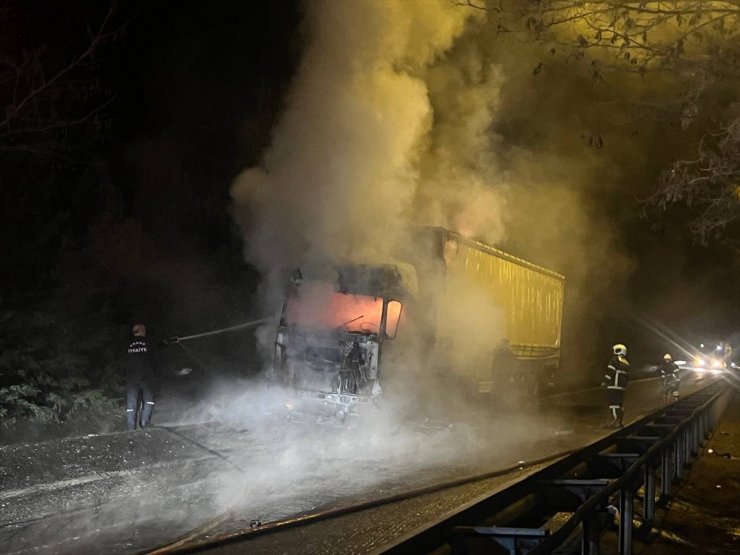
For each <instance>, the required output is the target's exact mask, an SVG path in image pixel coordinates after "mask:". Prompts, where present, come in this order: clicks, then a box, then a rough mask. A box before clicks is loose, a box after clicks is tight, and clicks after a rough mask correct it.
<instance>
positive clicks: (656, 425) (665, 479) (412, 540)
mask: <svg viewBox="0 0 740 555" xmlns="http://www.w3.org/2000/svg"><path fill="white" fill-rule="evenodd" d="M733 391H734V389H733V388H732V387H728V384H727V383H725V382H724V381H722V380H719V381H717V382H714V383H713V384H711V385H709V386H708V387H706V388H704V389H702V390H700V391H698V392H696V393H694V394H693V395H690V396H688V397H686V398H684V399H681V400H680V401H678V402H676V403H673V404H672V405H669V406H667V407H665V408H663V409H662V410H660V411H658V412H656V413H653V414H651V415H649V416H647V417H645V418H643V419H641V420H639V421H638V422H635V423H633V424H631V425H630V426H628V427H626V428H623V429H622V430H620V431H619V432H617V433H615V434H612V435H610V436H608V437H606V438H604V439H602V440H599V441H597V442H595V443H593V444H592V445H590V446H588V447H586V448H585V449H583V450H582V451H579V452H577V453H575V454H573V455H570V456H568V457H566V458H564V459H563V460H560V461H558V462H556V463H554V464H553V465H550V466H548V467H547V468H545V469H543V470H541V471H539V472H537V473H535V474H533V475H531V476H530V477H528V478H526V479H524V480H522V481H520V482H518V483H517V484H514V485H513V486H511V487H509V488H506V489H504V490H502V491H500V492H497V493H495V494H493V495H490V496H486V497H483V498H480V499H479V500H477V501H475V502H473V503H471V504H469V505H468V506H466V507H464V508H463V509H462V510H460V511H458V512H456V513H454V514H450V515H447V516H445V517H443V518H442V519H440V520H439V521H437V522H435V523H432V524H430V525H428V526H427V527H425V528H424V529H422V530H417V531H415V532H414V533H412V534H409V535H407V536H405V537H403V538H401V539H399V540H397V541H396V542H394V543H393V544H391V545H390V546H386V547H385V548H383V549H382V550H381V552H383V553H393V554H396V553H415V554H416V553H429V552H432V551H434V552H435V553H452V554H453V555H463V554H465V555H473V554H476V553H492V552H494V553H510V554H511V555H520V554H521V555H524V554H528V555H541V554H546V553H548V554H549V553H554V552H556V553H566V552H580V553H582V554H584V555H598V553H599V549H600V548H599V545H600V536H601V532H602V531H603V530H604V529H605V528H606V527H607V526H608V525H609V524H610V523H613V521H614V513H615V512H616V511H615V509H616V510H618V515H619V519H618V520H619V524H618V542H619V545H618V548H619V553H620V555H630V554H631V553H632V539H633V532H634V522H633V517H635V516H636V515H635V499H636V497H637V494H638V491H640V490H641V488H642V494H641V495H640V496H639V497H640V498H641V499H642V501H643V503H642V515H641V520H642V526H641V528H640V532H646V531H649V529H650V527H651V526H652V523H653V521H654V518H655V508H656V502H657V501H658V500H661V499H662V500H666V499H668V498H669V496H670V492H671V484H672V483H673V481H674V480H675V479H676V478H677V477H680V476H682V475H683V473H684V471H685V469H686V466H687V465H689V464H690V462H691V460H692V459H693V458H695V457H696V456H698V455H699V452H700V449H701V446H702V445H703V443H704V441H705V440H706V439H707V437H708V436H709V434H710V432H711V431H712V430H713V429H714V428H715V427H716V425H717V423H718V421H719V418H720V416H721V415H722V413H723V412H724V410H725V408H726V407H727V404H728V403H729V401H730V398H731V397H732V394H733ZM658 483H659V484H660V493H659V495H658V487H657V486H658ZM615 504H616V505H617V506H618V509H617V507H615V506H614V505H615ZM473 524H474V525H473Z"/></svg>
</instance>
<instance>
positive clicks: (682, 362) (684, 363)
mask: <svg viewBox="0 0 740 555" xmlns="http://www.w3.org/2000/svg"><path fill="white" fill-rule="evenodd" d="M676 364H677V365H678V366H686V361H685V360H677V361H676Z"/></svg>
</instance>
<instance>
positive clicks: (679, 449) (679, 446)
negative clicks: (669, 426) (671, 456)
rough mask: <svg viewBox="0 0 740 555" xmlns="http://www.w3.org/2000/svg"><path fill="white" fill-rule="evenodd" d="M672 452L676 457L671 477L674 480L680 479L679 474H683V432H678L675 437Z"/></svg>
mask: <svg viewBox="0 0 740 555" xmlns="http://www.w3.org/2000/svg"><path fill="white" fill-rule="evenodd" d="M673 452H674V453H675V455H676V457H675V458H676V467H675V469H674V473H673V476H674V477H675V478H680V477H681V474H683V462H684V461H683V456H684V453H685V451H684V448H683V432H679V434H678V435H677V436H676V440H675V441H674V447H673Z"/></svg>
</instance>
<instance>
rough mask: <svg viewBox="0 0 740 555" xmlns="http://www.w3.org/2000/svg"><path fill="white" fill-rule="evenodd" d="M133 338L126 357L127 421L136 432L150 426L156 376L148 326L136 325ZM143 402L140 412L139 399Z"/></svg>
mask: <svg viewBox="0 0 740 555" xmlns="http://www.w3.org/2000/svg"><path fill="white" fill-rule="evenodd" d="M131 333H132V338H131V342H130V343H129V346H128V354H127V357H126V385H127V399H126V420H127V422H128V429H129V430H135V429H136V428H137V425H138V426H140V427H141V428H142V429H143V428H145V427H147V426H149V423H150V422H151V419H152V411H153V410H154V394H153V393H152V389H151V386H150V384H151V380H152V379H153V377H154V376H153V374H154V361H153V352H152V347H151V345H150V344H149V341H148V340H147V337H146V326H145V325H144V324H134V326H133V328H132V329H131ZM140 397H141V399H142V400H143V405H142V406H141V410H139V398H140Z"/></svg>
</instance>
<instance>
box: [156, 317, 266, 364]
mask: <svg viewBox="0 0 740 555" xmlns="http://www.w3.org/2000/svg"><path fill="white" fill-rule="evenodd" d="M272 320H273V318H260V319H259V320H252V321H250V322H245V323H243V324H237V325H235V326H229V327H227V328H220V329H217V330H211V331H206V332H202V333H194V334H191V335H183V336H178V335H175V336H173V337H170V338H169V339H166V340H165V341H164V344H165V345H171V344H172V343H177V344H178V345H180V347H182V349H183V350H184V351H185V352H186V353H187V355H188V356H189V357H190V358H192V359H193V360H194V361H195V362H196V363H197V364H198V366H200V367H201V368H205V365H204V364H203V363H202V362H201V361H200V360H199V359H198V357H196V356H195V355H194V354H193V353H192V352H190V350H189V349H188V348H187V347H185V345H183V342H184V341H190V340H191V339H199V338H201V337H208V336H211V335H218V334H220V333H226V332H230V331H236V330H241V329H245V328H250V327H255V326H259V325H260V324H266V323H267V322H270V321H272ZM191 370H192V369H191V368H183V369H181V370H180V371H179V372H177V374H178V375H179V376H185V375H187V374H190V372H191Z"/></svg>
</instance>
